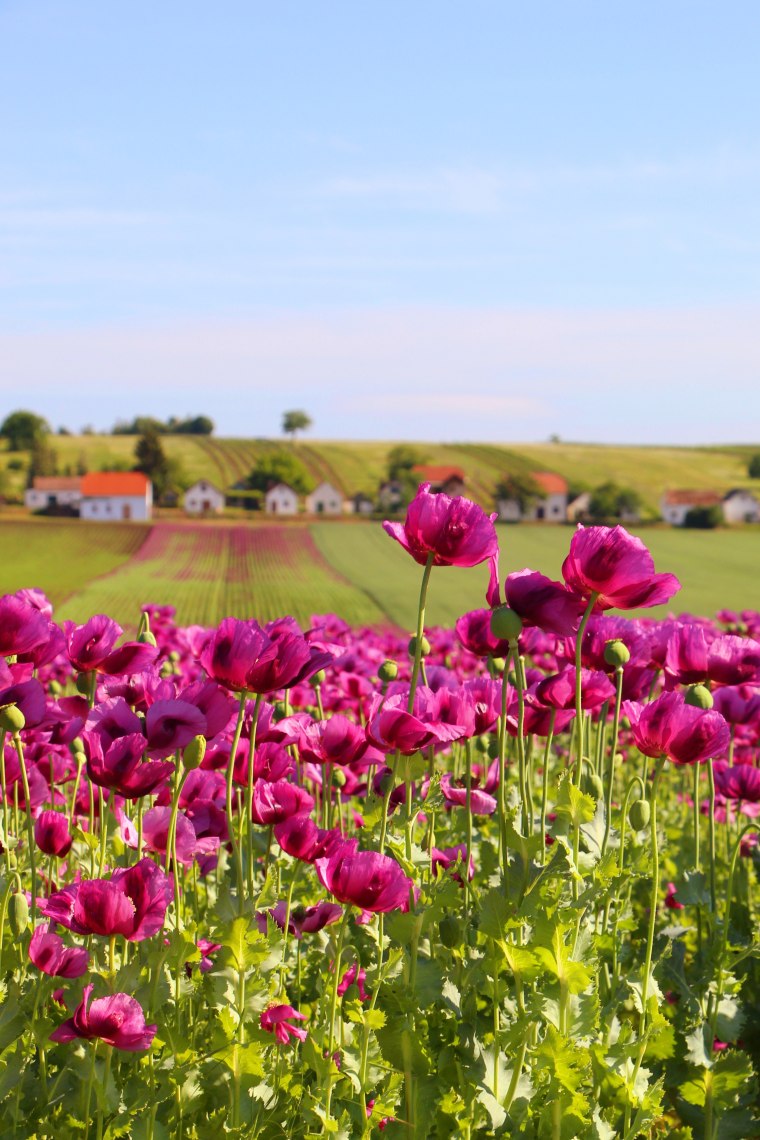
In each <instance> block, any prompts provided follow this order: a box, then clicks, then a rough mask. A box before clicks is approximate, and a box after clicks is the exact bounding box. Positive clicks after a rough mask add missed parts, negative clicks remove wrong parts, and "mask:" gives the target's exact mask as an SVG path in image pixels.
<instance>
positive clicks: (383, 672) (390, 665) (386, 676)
mask: <svg viewBox="0 0 760 1140" xmlns="http://www.w3.org/2000/svg"><path fill="white" fill-rule="evenodd" d="M377 675H378V677H379V679H380V680H381V681H382V683H383V684H384V685H387V684H388V682H389V681H395V680H396V678H397V677H398V665H397V664H396V662H395V661H383V663H382V665H381V666H380V668H379V669H378V671H377Z"/></svg>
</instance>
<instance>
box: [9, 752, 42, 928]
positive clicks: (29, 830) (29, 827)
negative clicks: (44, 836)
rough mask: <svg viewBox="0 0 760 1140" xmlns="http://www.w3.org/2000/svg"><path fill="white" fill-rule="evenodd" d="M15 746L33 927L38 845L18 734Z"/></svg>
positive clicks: (35, 903)
mask: <svg viewBox="0 0 760 1140" xmlns="http://www.w3.org/2000/svg"><path fill="white" fill-rule="evenodd" d="M13 744H14V746H15V749H16V755H17V756H18V763H19V768H20V769H21V779H22V781H23V783H24V806H25V808H26V837H27V844H28V847H29V864H30V866H31V871H32V903H31V919H32V926H34V920H35V917H36V915H37V858H36V851H35V848H36V844H35V842H34V824H33V823H32V805H31V803H30V802H29V801H30V794H29V776H28V775H27V771H26V761H25V759H24V746H23V744H22V743H21V737H20V736H19V734H18V733H17V732H14V734H13Z"/></svg>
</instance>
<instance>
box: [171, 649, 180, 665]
mask: <svg viewBox="0 0 760 1140" xmlns="http://www.w3.org/2000/svg"><path fill="white" fill-rule="evenodd" d="M169 660H170V661H171V663H172V665H176V664H177V663H178V661H179V653H177V650H176V649H172V651H171V653H170V654H169Z"/></svg>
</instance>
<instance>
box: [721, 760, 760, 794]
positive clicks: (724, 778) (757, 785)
mask: <svg viewBox="0 0 760 1140" xmlns="http://www.w3.org/2000/svg"><path fill="white" fill-rule="evenodd" d="M713 773H714V775H715V788H716V791H718V792H719V793H720V795H722V796H725V797H726V799H727V800H743V801H744V802H745V803H753V804H756V803H760V768H755V767H754V765H752V764H734V765H732V766H730V767H729V765H728V764H727V763H726V762H725V761H724V760H716V761H715V763H714V764H713Z"/></svg>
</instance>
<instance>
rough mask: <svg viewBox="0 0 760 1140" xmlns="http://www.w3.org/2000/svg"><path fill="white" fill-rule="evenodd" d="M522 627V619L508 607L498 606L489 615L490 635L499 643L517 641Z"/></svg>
mask: <svg viewBox="0 0 760 1140" xmlns="http://www.w3.org/2000/svg"><path fill="white" fill-rule="evenodd" d="M522 627H523V623H522V618H521V617H520V615H519V614H518V613H515V611H514V610H511V609H510V608H509V606H498V607H497V608H496V609H495V610H494V611H493V613H492V614H491V633H492V634H493V635H494V637H495V638H497V639H498V640H499V641H517V639H518V637H519V636H520V634H521V633H522Z"/></svg>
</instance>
